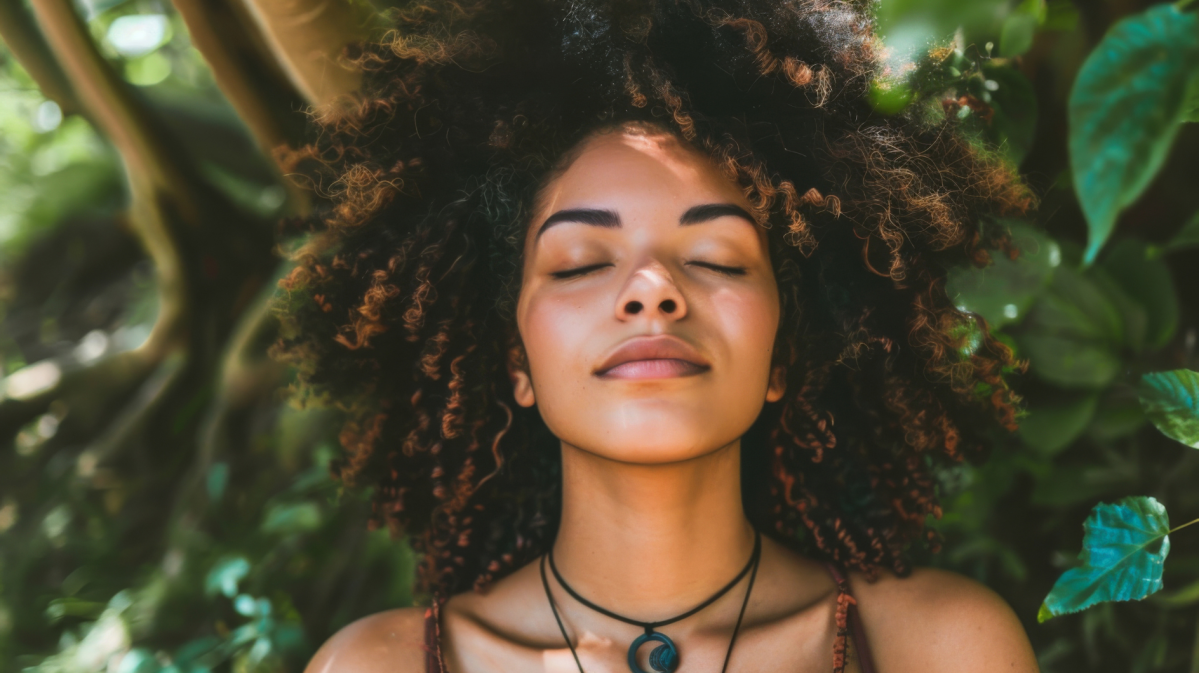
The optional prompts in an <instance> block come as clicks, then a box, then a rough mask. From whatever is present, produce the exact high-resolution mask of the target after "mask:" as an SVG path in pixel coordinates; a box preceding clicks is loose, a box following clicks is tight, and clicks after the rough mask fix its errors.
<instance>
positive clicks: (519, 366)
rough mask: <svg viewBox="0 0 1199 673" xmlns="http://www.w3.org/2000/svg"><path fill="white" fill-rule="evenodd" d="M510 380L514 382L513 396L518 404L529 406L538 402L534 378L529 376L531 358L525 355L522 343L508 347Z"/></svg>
mask: <svg viewBox="0 0 1199 673" xmlns="http://www.w3.org/2000/svg"><path fill="white" fill-rule="evenodd" d="M508 380H509V381H511V382H512V396H513V397H515V398H516V403H517V404H519V405H520V406H522V407H525V408H528V407H531V406H533V405H534V404H536V403H537V398H536V397H535V396H534V395H533V379H532V377H531V376H529V359H528V358H527V357H526V356H525V347H524V344H522V343H517V344H515V345H513V346H512V347H510V348H509V349H508Z"/></svg>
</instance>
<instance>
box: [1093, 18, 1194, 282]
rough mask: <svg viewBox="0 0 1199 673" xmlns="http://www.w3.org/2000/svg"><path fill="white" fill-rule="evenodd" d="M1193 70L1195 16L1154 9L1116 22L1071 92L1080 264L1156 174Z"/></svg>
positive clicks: (1177, 123) (1177, 122)
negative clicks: (1082, 250)
mask: <svg viewBox="0 0 1199 673" xmlns="http://www.w3.org/2000/svg"><path fill="white" fill-rule="evenodd" d="M1197 67H1199V14H1196V13H1195V12H1182V11H1180V10H1178V9H1177V8H1176V7H1174V6H1173V5H1170V4H1164V5H1156V6H1154V7H1151V8H1149V9H1148V10H1146V11H1144V12H1142V13H1140V14H1136V15H1133V16H1130V17H1127V18H1125V19H1122V20H1121V21H1119V22H1118V23H1117V24H1116V25H1115V26H1113V27H1112V29H1111V30H1110V31H1108V34H1107V35H1106V36H1105V37H1104V38H1103V40H1102V41H1101V42H1100V43H1099V45H1098V46H1096V47H1095V50H1094V51H1093V52H1092V53H1091V55H1090V56H1088V57H1087V60H1086V62H1085V63H1083V66H1082V69H1081V70H1080V71H1079V73H1078V78H1077V79H1076V80H1075V82H1074V88H1073V89H1072V90H1071V92H1070V102H1069V122H1070V163H1071V166H1072V167H1073V170H1074V187H1075V189H1076V190H1077V192H1078V198H1079V201H1080V202H1081V204H1082V209H1083V212H1084V213H1085V214H1086V218H1087V224H1088V229H1089V240H1088V243H1087V252H1086V263H1088V264H1090V263H1091V262H1093V261H1094V260H1095V257H1096V256H1097V255H1098V254H1099V250H1100V249H1101V248H1102V247H1103V244H1104V242H1105V241H1106V240H1107V238H1108V236H1109V235H1110V234H1111V232H1112V229H1113V228H1114V227H1115V224H1116V217H1117V216H1118V215H1119V214H1120V211H1122V210H1123V209H1124V208H1126V207H1127V206H1128V205H1130V204H1131V203H1132V202H1133V201H1135V200H1136V198H1137V197H1138V196H1140V195H1141V193H1142V192H1144V191H1145V188H1146V187H1147V186H1148V185H1149V182H1150V181H1151V180H1152V179H1153V177H1154V175H1156V174H1157V172H1158V170H1159V169H1160V168H1161V166H1162V164H1163V163H1164V162H1165V159H1166V155H1167V153H1168V152H1169V150H1170V146H1171V144H1172V143H1173V140H1174V136H1175V135H1176V134H1177V132H1178V128H1179V126H1180V124H1181V123H1182V121H1183V119H1184V116H1185V110H1184V101H1185V99H1186V95H1187V89H1188V86H1189V84H1190V79H1191V77H1192V74H1193V73H1194V72H1195V69H1196V68H1197Z"/></svg>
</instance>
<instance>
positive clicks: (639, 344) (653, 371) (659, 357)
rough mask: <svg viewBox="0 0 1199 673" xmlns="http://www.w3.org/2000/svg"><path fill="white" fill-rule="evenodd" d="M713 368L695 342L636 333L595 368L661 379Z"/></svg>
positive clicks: (628, 376) (603, 374)
mask: <svg viewBox="0 0 1199 673" xmlns="http://www.w3.org/2000/svg"><path fill="white" fill-rule="evenodd" d="M709 369H711V365H709V364H708V361H707V360H705V359H704V357H703V356H702V355H700V354H699V351H698V350H696V349H695V347H694V346H692V345H691V344H689V343H687V342H686V341H683V340H682V339H680V338H678V337H675V336H671V335H669V334H662V335H657V336H639V337H633V338H631V339H629V340H627V341H625V342H624V343H622V344H621V345H620V346H619V347H617V349H616V350H615V351H612V354H611V355H609V356H608V357H607V359H605V360H604V362H603V364H601V365H600V366H599V368H598V369H596V370H595V375H596V376H601V377H605V378H621V379H657V378H673V377H677V376H694V375H695V374H702V373H703V372H706V371H708V370H709Z"/></svg>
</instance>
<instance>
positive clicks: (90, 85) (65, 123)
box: [0, 0, 1199, 673]
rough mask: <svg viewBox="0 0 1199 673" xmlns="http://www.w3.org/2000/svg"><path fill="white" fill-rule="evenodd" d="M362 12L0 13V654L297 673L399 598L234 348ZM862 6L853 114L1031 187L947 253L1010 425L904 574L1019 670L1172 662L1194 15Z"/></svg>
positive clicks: (307, 424) (126, 666) (1183, 599)
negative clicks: (874, 41) (1021, 629)
mask: <svg viewBox="0 0 1199 673" xmlns="http://www.w3.org/2000/svg"><path fill="white" fill-rule="evenodd" d="M392 4H398V3H390V2H384V1H383V0H377V1H376V2H375V3H374V4H373V5H371V4H367V3H366V2H365V1H364V0H355V1H353V2H351V1H350V0H345V1H344V2H340V3H326V2H321V1H320V0H294V1H292V2H288V3H281V2H277V1H276V0H173V1H172V2H167V0H83V1H82V2H80V3H74V2H72V1H71V0H30V2H28V3H26V2H23V1H22V0H0V38H2V39H3V44H4V47H3V49H0V671H10V670H11V671H22V670H25V671H35V672H38V673H51V672H60V671H61V672H62V673H83V672H93V671H110V672H113V673H118V672H119V673H154V672H165V671H171V672H172V673H184V672H187V673H198V672H201V671H237V672H239V673H241V672H245V673H249V672H251V671H254V672H260V671H261V672H280V671H299V670H301V669H302V667H303V664H304V662H305V661H306V660H307V658H308V657H309V656H310V655H311V654H312V652H313V651H314V649H315V647H316V646H317V645H319V644H320V642H322V641H323V640H324V639H325V638H327V637H328V636H329V635H330V634H331V633H332V632H334V631H335V630H336V629H338V628H340V627H341V626H343V625H345V624H346V623H348V622H349V621H351V620H353V619H355V618H357V617H359V616H361V615H364V614H368V613H370V612H375V611H378V610H382V609H386V608H390V607H396V606H401V605H407V604H411V603H412V602H413V601H414V600H419V599H420V597H414V596H412V595H411V593H410V585H411V577H412V566H413V558H412V554H411V551H410V550H409V548H408V547H407V545H406V544H404V543H403V541H396V540H391V539H390V538H389V536H388V534H387V533H386V531H374V532H368V531H367V530H366V528H365V526H364V525H363V522H364V520H365V517H366V508H367V504H366V500H365V498H364V496H363V494H356V493H350V492H342V491H341V490H339V488H338V486H337V484H336V483H335V482H333V481H332V480H331V479H330V478H329V476H328V469H327V465H328V463H329V461H330V460H331V459H333V457H334V456H335V455H336V451H337V437H336V430H335V427H336V424H335V423H333V422H332V418H333V417H334V415H335V414H336V409H327V408H319V407H316V406H309V407H307V408H302V409H301V408H295V407H294V406H292V405H291V404H289V403H288V400H287V396H286V388H287V385H288V382H289V378H290V376H291V373H290V372H288V371H286V370H285V369H283V368H282V367H281V366H279V365H278V364H277V363H275V362H273V361H271V360H270V359H269V358H268V357H267V356H266V350H267V347H268V346H269V345H270V344H271V343H272V342H273V341H274V340H275V338H276V336H277V325H276V323H275V321H274V318H273V316H272V314H271V312H270V310H269V305H268V299H269V298H270V297H271V296H272V294H273V293H274V291H275V281H276V280H277V279H278V278H279V277H281V276H282V275H283V274H284V273H286V270H287V269H286V267H285V265H284V264H283V263H282V261H281V260H282V259H283V257H284V255H283V254H282V253H283V251H284V250H285V249H286V248H287V247H288V246H291V245H295V244H296V242H295V241H289V240H285V239H282V238H281V237H280V236H279V235H278V233H277V232H278V229H277V227H276V222H277V221H278V220H279V219H280V218H282V217H285V216H288V215H292V214H297V213H302V212H304V211H305V210H306V209H307V208H308V207H309V205H310V204H308V203H307V202H306V201H305V199H304V197H302V196H301V195H300V193H299V192H297V191H296V190H294V189H293V188H291V187H289V185H288V183H287V182H286V181H285V180H284V179H283V178H282V176H280V175H279V173H278V169H277V167H276V165H275V164H274V162H273V160H272V158H271V154H270V149H271V148H273V147H276V146H278V145H281V144H289V143H290V144H295V143H298V142H299V141H300V139H301V138H302V136H303V133H304V124H305V115H304V110H305V108H306V106H308V105H310V104H320V103H322V102H324V101H327V100H329V99H331V98H332V97H334V96H336V95H337V94H339V93H342V92H345V91H348V90H351V89H353V88H354V85H355V83H356V81H357V80H356V76H355V73H353V72H352V71H350V70H347V69H345V68H343V67H341V65H339V63H338V61H337V58H336V56H337V54H338V53H339V52H340V49H341V48H342V47H343V46H344V45H345V44H346V43H348V42H350V41H352V40H355V39H360V38H364V37H369V36H370V35H371V34H372V32H373V31H376V30H378V29H379V28H380V27H381V26H383V25H384V24H385V20H383V19H381V18H379V12H381V11H384V10H386V9H387V8H388V7H389V6H390V5H392ZM875 9H876V15H877V17H878V22H879V27H880V30H881V33H882V35H883V37H884V40H885V45H886V47H887V48H888V50H889V56H888V58H889V63H891V68H890V69H889V71H888V72H887V73H886V74H885V76H884V77H882V78H881V79H880V80H878V81H877V82H876V83H875V86H874V90H873V94H872V95H873V102H874V105H875V108H876V110H877V111H878V113H879V114H912V113H914V112H916V113H921V114H928V115H954V116H956V117H957V118H958V120H959V122H960V125H961V126H962V127H963V128H964V129H965V130H966V131H967V132H968V133H970V134H971V135H972V136H973V137H974V138H975V139H976V141H977V142H978V144H979V145H980V146H981V147H985V148H987V149H988V150H990V151H994V152H997V153H1000V154H1001V155H1002V156H1003V157H1005V158H1006V160H1008V161H1010V162H1011V163H1012V164H1014V165H1016V166H1019V168H1020V170H1021V172H1022V174H1023V175H1024V176H1025V178H1026V180H1027V181H1028V182H1029V184H1030V185H1031V186H1032V187H1033V188H1034V190H1035V191H1036V192H1037V193H1038V194H1039V195H1040V197H1041V203H1042V205H1041V208H1040V210H1039V212H1038V213H1037V215H1036V216H1035V219H1033V220H1030V221H1008V222H1000V223H996V226H1004V227H1008V228H1010V230H1011V231H1012V232H1013V235H1014V237H1015V240H1016V243H1017V247H1018V248H1019V249H1020V251H1021V254H1020V255H1019V256H1017V257H1015V258H1008V257H1005V256H996V258H995V259H994V260H993V264H992V265H991V266H989V267H987V268H985V269H969V270H967V269H959V270H954V271H953V272H952V273H951V278H950V290H951V292H952V293H953V294H954V295H955V296H956V297H957V301H958V303H959V305H960V307H961V308H962V309H963V310H966V311H969V312H971V313H973V314H974V315H975V316H976V317H977V319H978V325H979V326H980V327H981V326H982V325H984V324H985V325H987V326H989V327H990V328H991V329H993V330H996V331H997V333H998V334H1000V335H1001V337H1002V338H1003V339H1004V340H1005V341H1006V342H1007V343H1009V344H1011V345H1012V346H1013V347H1014V348H1015V349H1016V351H1017V353H1018V355H1019V356H1020V357H1021V358H1023V359H1025V360H1027V362H1028V364H1029V366H1028V369H1027V371H1026V372H1023V373H1017V374H1014V375H1013V384H1014V385H1015V386H1016V388H1017V389H1018V391H1019V392H1020V393H1021V394H1022V395H1023V396H1024V398H1025V400H1026V402H1027V414H1026V415H1025V416H1024V417H1023V418H1022V419H1021V429H1020V430H1019V432H1018V433H1017V434H1016V435H1015V436H996V438H995V449H994V451H993V454H992V456H991V459H990V460H989V461H988V462H986V463H984V464H982V465H980V466H971V465H959V466H956V467H954V468H952V469H947V470H944V471H943V472H942V473H941V474H940V481H941V496H942V502H943V509H944V515H943V516H942V518H941V519H940V520H934V521H930V525H932V526H934V527H935V528H936V529H937V530H938V531H939V532H940V533H941V535H942V536H943V537H944V541H945V543H944V551H943V552H941V553H940V554H937V555H931V554H927V553H925V552H919V551H918V550H917V553H918V554H923V555H922V556H920V557H919V559H918V560H919V561H920V562H921V563H925V564H930V565H937V566H941V567H946V568H950V569H953V570H956V571H958V572H962V573H964V574H967V575H969V576H972V577H975V578H977V579H978V580H980V581H982V582H984V583H986V584H988V585H990V586H991V587H992V588H994V589H995V590H996V591H998V592H999V593H1000V594H1001V595H1002V596H1003V597H1004V598H1006V599H1007V600H1008V601H1009V602H1010V603H1011V604H1012V605H1013V607H1014V608H1015V609H1016V611H1017V613H1018V614H1019V615H1020V617H1021V619H1023V620H1024V622H1025V626H1026V628H1027V630H1028V633H1029V636H1030V638H1031V639H1032V641H1033V643H1034V646H1035V647H1036V649H1037V652H1038V657H1039V661H1040V663H1041V666H1042V670H1044V671H1047V672H1050V671H1059V672H1068V671H1121V672H1126V671H1134V672H1142V671H1177V672H1182V671H1190V672H1191V673H1199V619H1197V616H1199V526H1194V527H1192V528H1187V527H1186V526H1188V525H1189V524H1187V523H1186V522H1188V521H1191V520H1193V519H1196V517H1199V488H1197V487H1196V484H1199V451H1196V449H1197V448H1199V374H1196V373H1195V370H1196V369H1199V355H1197V353H1196V342H1197V339H1199V329H1197V328H1199V190H1197V189H1196V185H1199V151H1197V150H1199V126H1197V125H1196V124H1194V123H1192V122H1195V121H1197V120H1199V74H1197V73H1199V2H1188V1H1187V0H1184V1H1183V2H1177V3H1173V4H1171V3H1151V2H1145V1H1143V0H970V1H969V2H963V1H962V0H881V2H879V3H878V4H877V5H876V6H875ZM297 16H300V17H303V18H304V20H297V19H296V17H297ZM979 392H980V394H987V391H979ZM1171 516H1172V517H1173V523H1171V521H1172V519H1171ZM1192 523H1193V521H1192ZM1171 526H1173V527H1171Z"/></svg>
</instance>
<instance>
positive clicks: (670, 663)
mask: <svg viewBox="0 0 1199 673" xmlns="http://www.w3.org/2000/svg"><path fill="white" fill-rule="evenodd" d="M546 558H548V559H549V562H550V570H552V571H553V573H554V579H556V580H558V584H560V585H562V588H563V589H565V590H566V593H568V594H570V596H571V598H574V599H575V600H576V601H578V602H580V603H582V604H583V605H585V606H587V607H589V608H591V609H592V610H595V611H596V612H598V613H600V614H601V615H604V616H605V617H611V618H612V619H615V620H618V621H622V622H624V623H626V624H632V625H633V626H639V627H641V628H643V629H645V633H643V634H641V635H640V636H637V639H636V640H634V641H633V643H632V644H631V645H629V669H630V670H631V671H632V673H646V672H645V671H644V670H642V668H641V667H640V666H638V665H637V650H639V649H640V648H641V646H642V645H644V644H645V643H647V642H649V641H651V640H652V641H656V642H658V643H660V644H659V645H658V646H657V647H655V648H654V649H653V651H652V652H650V655H649V665H650V668H652V669H654V671H657V673H674V671H675V670H676V669H677V668H678V667H679V651H678V648H676V647H675V644H674V641H673V640H671V639H670V638H669V637H668V636H667V635H666V634H664V633H658V632H656V631H654V629H656V628H659V627H662V626H666V625H668V624H673V623H675V622H677V621H681V620H684V619H686V618H688V617H690V616H691V615H693V614H695V613H697V612H699V611H700V610H703V609H704V608H706V607H708V606H709V605H711V604H712V603H714V602H716V600H717V599H719V598H720V597H721V596H723V595H725V594H726V593H728V592H729V590H731V589H732V588H733V587H735V586H737V584H738V583H739V582H740V581H741V580H742V579H743V578H744V577H745V575H746V574H747V573H748V574H749V586H747V587H746V588H745V598H744V599H743V600H742V602H741V612H740V613H738V615H737V624H736V625H735V626H734V627H733V637H732V638H730V639H729V649H728V651H727V652H725V655H724V666H722V667H721V669H720V671H721V673H724V671H725V670H726V669H727V668H728V666H729V657H731V656H732V655H733V644H734V643H736V642H737V632H738V631H740V630H741V619H742V618H743V617H745V607H746V606H747V605H749V594H750V592H752V591H753V589H754V579H756V578H757V576H758V562H759V561H760V560H761V558H762V535H761V534H760V533H758V532H757V531H754V550H753V553H752V554H750V557H749V562H748V563H746V564H745V567H744V568H742V569H741V572H739V573H737V576H736V577H734V578H733V581H731V582H729V583H728V584H726V585H725V586H724V587H723V588H721V589H720V591H717V592H716V593H715V594H713V595H712V596H711V597H710V598H708V600H706V601H704V602H703V603H700V604H699V605H697V606H695V607H694V608H691V609H690V610H688V611H687V612H684V613H683V614H681V615H677V616H675V617H671V618H670V619H663V620H660V621H656V622H642V621H638V620H636V619H629V618H628V617H624V616H622V615H618V614H616V613H615V612H612V611H611V610H606V609H604V608H602V607H600V606H598V605H596V604H595V603H592V602H591V601H589V600H587V599H586V598H583V597H582V596H580V595H579V594H578V593H577V592H576V591H575V590H574V589H572V588H571V587H570V585H569V584H567V583H566V580H564V579H562V574H561V573H559V572H558V567H557V566H556V565H555V564H554V552H553V549H552V548H551V549H550V551H549V552H548V553H546V555H545V556H542V557H541V584H542V586H544V587H545V598H546V600H548V601H549V604H550V610H551V611H553V613H554V620H555V621H557V622H558V629H559V630H560V631H561V632H562V638H563V639H564V640H566V646H567V647H569V648H570V654H571V655H572V656H573V657H574V658H575V665H576V666H578V667H579V673H583V664H582V663H581V662H579V654H578V652H576V651H575V646H574V643H571V642H570V637H569V636H568V635H566V627H565V626H564V625H563V624H562V618H561V617H559V616H558V607H557V606H556V605H555V604H554V597H553V595H552V594H551V593H550V583H549V579H547V578H546V576H545V560H546Z"/></svg>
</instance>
